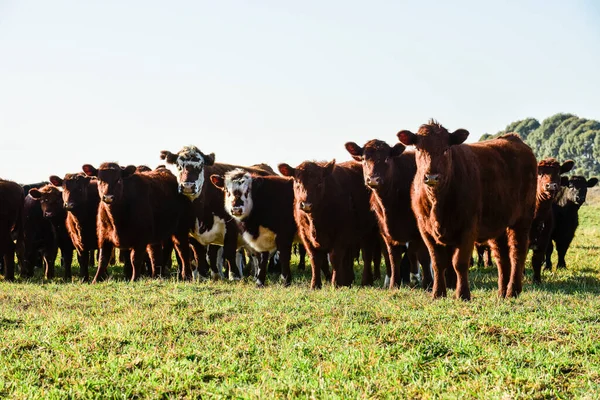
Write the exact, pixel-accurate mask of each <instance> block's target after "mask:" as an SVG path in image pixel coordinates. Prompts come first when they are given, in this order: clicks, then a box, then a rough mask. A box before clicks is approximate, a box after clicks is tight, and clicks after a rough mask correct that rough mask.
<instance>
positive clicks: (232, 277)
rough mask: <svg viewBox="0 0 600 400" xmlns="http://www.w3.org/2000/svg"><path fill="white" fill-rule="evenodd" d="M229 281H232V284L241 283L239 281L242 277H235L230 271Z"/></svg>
mask: <svg viewBox="0 0 600 400" xmlns="http://www.w3.org/2000/svg"><path fill="white" fill-rule="evenodd" d="M229 280H230V281H232V282H233V281H239V280H240V277H239V276H235V275H234V274H233V272H231V271H230V272H229Z"/></svg>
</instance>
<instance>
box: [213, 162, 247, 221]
mask: <svg viewBox="0 0 600 400" xmlns="http://www.w3.org/2000/svg"><path fill="white" fill-rule="evenodd" d="M210 181H211V182H212V184H213V185H215V186H216V187H217V188H219V189H221V190H223V192H225V211H227V212H228V213H229V215H231V216H232V217H233V218H235V219H237V220H239V221H241V220H243V219H244V218H246V217H248V215H250V212H251V211H252V205H253V203H252V176H251V175H250V174H249V173H248V172H247V171H244V170H243V169H240V168H238V169H234V170H233V171H229V172H227V173H226V174H225V176H220V175H211V176H210Z"/></svg>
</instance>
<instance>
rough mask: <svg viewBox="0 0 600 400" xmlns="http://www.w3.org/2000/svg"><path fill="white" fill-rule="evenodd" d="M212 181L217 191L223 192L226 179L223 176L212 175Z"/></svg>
mask: <svg viewBox="0 0 600 400" xmlns="http://www.w3.org/2000/svg"><path fill="white" fill-rule="evenodd" d="M210 181H211V182H212V184H213V185H215V187H216V188H217V189H221V190H223V188H224V187H225V178H223V177H222V176H221V175H211V176H210Z"/></svg>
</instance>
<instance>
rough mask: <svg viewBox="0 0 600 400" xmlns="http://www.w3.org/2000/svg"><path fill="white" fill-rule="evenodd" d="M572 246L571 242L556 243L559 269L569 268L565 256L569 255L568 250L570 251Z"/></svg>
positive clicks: (557, 266)
mask: <svg viewBox="0 0 600 400" xmlns="http://www.w3.org/2000/svg"><path fill="white" fill-rule="evenodd" d="M570 244H571V242H570V241H568V242H563V241H562V240H561V241H557V242H556V254H557V255H558V263H557V264H556V268H557V269H561V268H567V262H566V261H565V256H566V255H567V250H568V249H569V245H570Z"/></svg>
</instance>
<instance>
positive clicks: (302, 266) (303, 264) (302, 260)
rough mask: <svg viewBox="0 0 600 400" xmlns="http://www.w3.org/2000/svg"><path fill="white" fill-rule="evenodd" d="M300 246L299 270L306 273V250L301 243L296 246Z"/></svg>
mask: <svg viewBox="0 0 600 400" xmlns="http://www.w3.org/2000/svg"><path fill="white" fill-rule="evenodd" d="M296 245H297V246H298V257H299V260H298V270H299V271H304V270H305V269H306V248H305V247H304V245H302V244H301V243H298V244H296Z"/></svg>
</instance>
